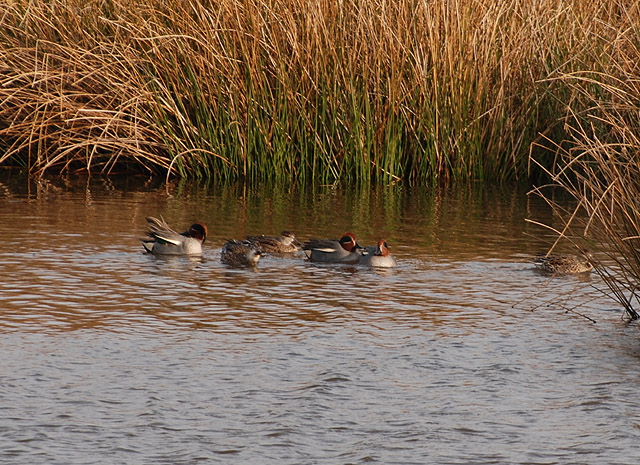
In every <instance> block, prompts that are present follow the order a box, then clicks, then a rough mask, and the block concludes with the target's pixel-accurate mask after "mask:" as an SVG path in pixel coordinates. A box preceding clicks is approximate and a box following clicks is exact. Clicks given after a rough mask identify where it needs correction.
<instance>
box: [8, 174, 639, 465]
mask: <svg viewBox="0 0 640 465" xmlns="http://www.w3.org/2000/svg"><path fill="white" fill-rule="evenodd" d="M525 194H526V192H525V191H520V190H517V189H515V190H513V189H508V190H494V189H489V188H486V187H485V188H481V187H479V188H471V189H461V190H457V191H452V192H447V191H438V192H434V191H428V190H411V189H406V188H400V187H376V188H373V189H366V190H363V189H336V188H331V187H317V188H315V189H306V190H300V189H297V188H294V187H286V188H283V187H279V188H272V187H269V186H261V187H258V188H254V189H250V188H245V187H242V186H231V187H220V186H211V185H193V184H176V185H170V186H168V187H165V186H164V185H158V184H154V183H145V182H144V180H137V179H133V178H128V179H122V180H118V179H116V180H104V179H91V180H86V179H85V180H75V181H49V182H40V183H36V182H34V181H26V180H19V179H5V180H4V182H2V183H0V232H1V233H2V241H1V242H0V275H1V278H0V337H1V339H0V405H2V409H0V463H3V464H26V463H29V464H70V463H74V464H76V463H77V464H89V463H123V464H138V463H140V464H192V463H247V464H278V465H281V464H307V463H315V464H347V463H381V464H394V463H395V464H411V463H415V464H424V463H438V464H447V463H451V464H453V463H455V464H469V463H474V464H483V463H533V464H549V463H562V464H565V463H589V464H602V463H611V464H613V463H616V464H637V463H639V460H640V449H639V448H638V441H639V440H640V402H639V401H638V387H639V386H640V370H639V369H638V362H639V361H640V333H639V332H638V326H637V325H635V324H626V323H625V322H624V321H623V320H622V318H621V316H622V310H621V309H620V308H618V306H617V305H616V304H615V303H614V301H613V300H611V299H609V298H607V297H605V296H603V295H602V294H601V293H600V292H599V291H598V288H602V287H603V286H602V284H601V282H600V280H599V278H598V277H597V276H596V275H592V276H586V277H585V276H582V277H578V276H569V277H563V278H560V277H556V278H553V279H551V280H549V276H545V275H542V274H539V273H537V272H536V271H534V270H533V268H532V266H531V264H530V263H528V261H527V260H529V259H530V258H531V256H532V255H533V254H534V253H535V252H538V251H544V250H545V248H546V247H548V246H549V245H550V243H551V241H552V238H551V237H549V236H545V233H544V231H542V230H541V229H540V228H537V227H535V226H533V225H530V224H527V223H525V221H524V219H525V218H532V219H535V220H539V221H554V219H553V218H552V217H551V212H550V211H548V209H546V208H545V206H544V205H543V204H542V202H540V201H538V200H536V199H531V198H527V196H526V195H525ZM148 215H154V216H163V217H164V218H165V219H166V220H167V221H168V222H169V223H170V224H172V225H174V226H175V227H176V228H177V229H179V230H183V229H186V227H187V226H188V225H189V224H191V223H192V222H193V221H196V220H201V221H203V222H205V223H206V224H207V226H208V229H209V236H208V238H207V241H206V243H205V245H204V248H205V251H204V254H203V256H202V258H198V259H187V258H181V257H177V258H176V257H174V258H162V257H156V256H152V255H147V254H143V253H142V247H141V244H140V241H139V239H140V238H141V237H143V236H144V233H145V220H144V219H145V216H148ZM555 221H557V220H555ZM283 229H291V230H293V231H295V232H296V233H297V235H298V236H299V237H300V238H301V239H302V240H304V239H307V238H310V237H335V236H339V235H340V234H342V233H343V232H345V231H347V230H351V231H353V232H354V233H356V235H357V236H358V240H359V242H360V243H361V244H364V245H370V244H374V243H375V242H376V241H377V240H378V239H379V238H380V237H383V236H384V237H385V238H386V239H387V240H388V243H389V246H390V248H391V251H392V253H393V254H394V255H395V256H396V259H397V260H398V262H399V266H398V268H397V269H394V270H382V271H372V270H369V269H363V268H360V267H357V266H327V265H316V264H311V263H308V262H306V261H305V260H304V259H303V257H302V256H290V257H276V256H266V257H264V259H263V260H262V261H261V262H260V264H259V267H258V268H257V269H256V270H247V269H232V268H229V267H227V266H225V265H223V264H222V263H220V247H221V246H222V244H223V243H224V240H225V239H227V238H232V237H237V238H242V237H243V236H244V235H246V234H262V233H266V234H273V233H277V232H279V231H281V230H283Z"/></svg>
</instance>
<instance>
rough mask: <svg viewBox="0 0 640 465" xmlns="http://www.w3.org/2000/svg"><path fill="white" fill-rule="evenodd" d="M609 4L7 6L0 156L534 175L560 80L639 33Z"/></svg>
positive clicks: (2, 27)
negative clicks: (621, 36)
mask: <svg viewBox="0 0 640 465" xmlns="http://www.w3.org/2000/svg"><path fill="white" fill-rule="evenodd" d="M599 3H602V2H592V1H589V2H588V1H586V0H578V1H563V0H542V1H539V2H523V1H521V0H507V1H504V2H496V1H494V0H450V1H446V2H443V1H440V0H426V1H423V2H416V1H413V0H394V1H381V0H360V1H354V2H335V1H330V0H318V1H314V2H309V1H306V0H267V1H264V0H247V1H238V0H220V1H215V2H213V1H207V0H177V1H174V2H166V1H164V0H145V1H142V0H127V1H122V0H102V1H98V0H93V1H86V0H65V1H62V0H48V1H44V0H41V1H37V0H36V1H33V0H0V5H2V11H3V14H2V16H0V139H1V140H2V141H3V142H2V146H0V163H2V162H4V163H9V162H13V163H15V164H23V165H24V166H25V167H27V168H28V169H29V170H30V171H31V172H33V173H42V172H44V171H45V170H49V169H58V170H59V169H73V170H77V169H81V170H87V171H90V170H100V171H106V172H109V171H111V170H113V169H122V168H123V167H124V168H131V167H133V168H135V169H140V168H143V169H146V170H150V171H154V172H162V173H167V175H169V174H177V175H180V176H194V177H215V178H224V179H229V178H236V177H243V178H246V179H266V178H273V179H296V180H300V181H305V180H313V181H319V182H334V181H337V180H347V181H353V180H357V181H362V182H369V181H372V180H387V181H388V180H400V179H403V180H409V181H413V182H425V181H426V182H432V183H434V182H437V181H447V180H468V179H488V180H498V181H507V180H511V179H515V178H519V177H525V176H527V163H528V155H529V151H530V149H531V147H533V146H534V145H532V143H533V142H534V141H535V140H536V138H537V137H538V134H540V133H544V134H547V136H549V137H554V138H555V137H556V133H557V132H558V131H559V132H560V133H562V131H561V130H558V126H553V124H551V123H552V122H553V121H555V120H556V119H557V116H558V114H559V113H558V110H559V108H560V105H561V100H562V99H560V98H558V96H562V95H563V94H564V93H565V92H569V93H570V92H571V89H570V88H569V89H567V86H566V82H565V81H563V80H558V79H555V78H556V77H557V75H558V73H565V74H570V73H573V72H576V71H580V70H581V69H588V70H591V69H594V66H596V65H597V66H600V65H601V64H602V63H596V64H594V63H590V62H589V60H590V59H592V60H598V58H597V56H598V55H597V53H596V52H597V50H598V49H599V48H600V47H605V46H607V45H608V44H610V43H611V38H612V37H614V36H615V31H618V30H623V29H626V28H628V27H629V22H630V18H629V17H627V16H625V14H624V12H625V11H628V9H629V8H627V7H628V6H629V5H631V4H632V3H633V2H627V1H624V0H615V1H613V2H604V3H606V4H599ZM625 8H626V9H625ZM560 129H561V128H560Z"/></svg>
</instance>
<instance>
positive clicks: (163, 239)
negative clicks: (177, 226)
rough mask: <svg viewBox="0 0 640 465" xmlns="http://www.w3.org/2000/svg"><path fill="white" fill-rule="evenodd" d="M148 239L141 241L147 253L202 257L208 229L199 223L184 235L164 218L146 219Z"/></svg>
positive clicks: (151, 217)
mask: <svg viewBox="0 0 640 465" xmlns="http://www.w3.org/2000/svg"><path fill="white" fill-rule="evenodd" d="M146 220H147V223H148V225H147V226H148V227H149V231H148V233H147V235H148V236H149V237H148V238H145V239H141V241H142V245H143V247H144V249H145V251H146V252H148V253H153V254H159V255H202V244H204V241H205V240H206V239H207V227H206V226H205V225H204V223H201V222H197V223H193V224H192V225H191V226H189V229H188V230H186V231H185V232H183V233H177V232H176V231H174V230H173V229H171V228H170V227H169V225H168V224H167V223H166V222H165V220H164V219H163V218H160V219H158V218H154V217H153V216H149V217H147V218H146Z"/></svg>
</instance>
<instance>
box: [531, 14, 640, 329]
mask: <svg viewBox="0 0 640 465" xmlns="http://www.w3.org/2000/svg"><path fill="white" fill-rule="evenodd" d="M620 14H622V15H629V17H630V18H635V20H634V21H632V22H630V25H631V27H629V28H626V29H620V30H618V31H616V35H615V37H614V38H613V40H612V41H611V42H610V44H608V45H607V46H604V44H602V45H603V46H602V48H598V49H592V50H590V53H592V54H593V55H592V56H591V57H586V59H587V60H589V58H590V59H591V60H590V61H592V62H593V63H597V64H598V66H597V67H594V69H592V70H591V71H589V72H584V71H583V72H573V73H570V74H561V75H559V76H558V79H559V80H561V81H562V82H563V84H564V86H566V88H567V89H568V90H569V91H570V92H569V93H568V94H567V95H568V96H569V99H568V100H567V101H566V102H565V103H566V109H567V110H566V114H565V116H564V118H563V119H562V123H563V127H564V132H565V134H566V135H567V138H566V140H564V141H561V142H558V141H551V140H547V141H545V146H546V149H547V150H549V151H553V152H554V153H555V159H554V163H553V164H550V165H548V166H547V165H546V163H544V162H543V163H539V166H540V168H542V169H543V170H545V171H546V172H547V173H548V175H549V178H550V179H551V186H553V187H554V188H555V189H557V188H560V189H561V190H563V191H565V192H568V193H569V194H570V195H571V196H572V197H573V198H574V199H575V201H576V204H575V205H576V207H575V208H574V209H571V210H566V209H563V208H562V206H561V204H560V203H559V202H556V201H555V200H554V198H553V189H551V190H550V189H547V188H546V187H544V186H542V187H538V188H536V189H535V192H536V193H537V194H539V195H542V196H543V197H544V198H546V199H547V201H548V202H549V204H550V205H551V206H552V207H553V208H554V209H555V211H556V213H557V214H558V216H559V217H560V218H561V219H562V220H563V222H564V229H563V231H561V232H562V234H561V235H562V236H563V237H567V238H570V240H571V241H573V242H576V243H578V245H580V244H582V246H587V247H589V248H590V249H591V250H592V251H594V252H597V253H594V256H595V257H596V258H598V257H599V258H598V259H597V260H596V271H597V272H598V273H599V274H600V275H601V276H602V277H603V278H604V281H605V283H606V284H607V286H608V287H609V290H610V292H611V296H612V297H613V298H615V299H616V300H617V301H618V302H619V303H620V304H621V305H622V306H623V307H624V308H625V309H626V310H627V314H628V315H629V316H630V317H631V318H633V319H637V318H638V317H639V315H638V312H637V311H636V309H637V308H638V306H639V305H640V294H639V291H640V289H639V287H640V21H638V14H639V12H638V5H637V4H635V7H633V8H629V10H628V11H625V12H622V11H620ZM605 265H606V266H605Z"/></svg>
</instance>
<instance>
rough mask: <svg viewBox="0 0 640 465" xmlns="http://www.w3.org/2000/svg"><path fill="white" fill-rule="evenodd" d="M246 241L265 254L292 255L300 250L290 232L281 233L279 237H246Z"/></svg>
mask: <svg viewBox="0 0 640 465" xmlns="http://www.w3.org/2000/svg"><path fill="white" fill-rule="evenodd" d="M247 241H248V242H250V243H251V244H253V245H254V246H255V247H256V248H258V249H260V250H261V251H262V252H267V253H294V252H297V251H299V250H301V245H300V242H299V241H298V239H296V235H295V234H294V233H292V232H291V231H282V232H281V233H280V235H279V236H264V235H262V236H247Z"/></svg>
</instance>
